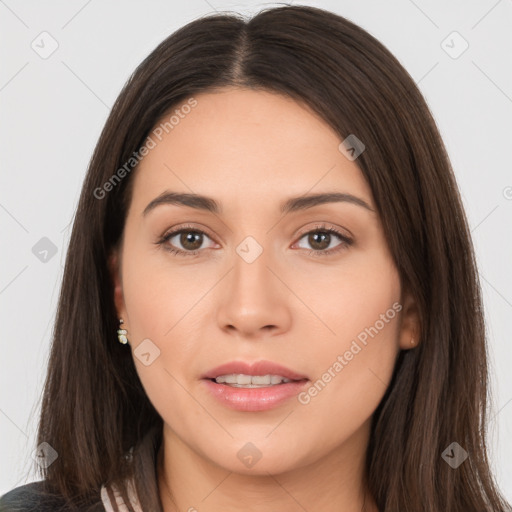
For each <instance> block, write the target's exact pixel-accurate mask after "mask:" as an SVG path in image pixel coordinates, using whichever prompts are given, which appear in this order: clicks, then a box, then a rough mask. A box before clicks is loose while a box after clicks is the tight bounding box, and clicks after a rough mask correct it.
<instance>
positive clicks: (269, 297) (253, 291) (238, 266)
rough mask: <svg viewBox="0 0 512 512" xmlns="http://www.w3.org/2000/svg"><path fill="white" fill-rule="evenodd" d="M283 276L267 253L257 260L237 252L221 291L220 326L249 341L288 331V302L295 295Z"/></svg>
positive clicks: (259, 256)
mask: <svg viewBox="0 0 512 512" xmlns="http://www.w3.org/2000/svg"><path fill="white" fill-rule="evenodd" d="M240 254H241V255H240ZM284 274H285V273H284V272H283V271H282V266H281V265H279V264H277V263H276V261H275V259H272V258H271V257H270V255H269V252H267V251H266V250H263V252H261V254H259V255H258V256H257V257H256V258H255V259H254V260H252V258H246V257H245V255H244V253H243V251H240V253H238V252H236V253H235V255H234V258H233V267H232V268H231V270H230V272H229V273H228V275H227V276H226V277H225V278H224V280H223V281H224V283H223V285H222V287H221V291H220V297H219V307H218V309H217V322H218V325H219V327H220V328H221V329H222V330H224V331H226V332H227V333H228V334H229V333H231V334H233V335H238V336H240V337H244V338H250V339H259V338H263V337H268V336H275V335H278V334H279V333H282V332H286V331H287V330H288V329H289V328H290V325H291V310H290V304H289V301H290V300H291V298H292V297H293V294H292V293H291V291H290V290H289V288H288V287H287V286H286V284H285V283H286V275H284Z"/></svg>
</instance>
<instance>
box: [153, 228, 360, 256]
mask: <svg viewBox="0 0 512 512" xmlns="http://www.w3.org/2000/svg"><path fill="white" fill-rule="evenodd" d="M333 235H334V237H335V238H338V240H340V241H341V243H340V244H338V245H337V246H335V247H334V248H332V244H331V242H332V241H333ZM204 237H206V238H209V239H210V240H211V238H210V237H209V236H208V235H207V234H206V233H205V232H204V231H201V230H199V229H195V228H194V229H193V228H186V227H185V228H181V229H179V230H176V231H172V232H171V233H168V234H166V235H164V236H163V237H161V238H160V239H159V240H158V241H157V242H156V243H157V244H158V245H162V246H163V247H164V249H165V250H166V251H169V252H170V253H173V254H176V255H179V256H195V255H196V254H198V253H199V251H200V249H201V246H202V245H203V241H204V240H203V239H204ZM306 237H307V242H308V243H309V244H310V245H312V246H313V247H315V246H316V248H313V249H312V250H310V251H309V255H310V256H311V255H315V256H316V255H330V254H333V253H337V252H339V251H341V250H343V249H346V248H347V247H349V246H350V245H352V244H353V240H352V239H351V238H349V237H347V236H346V235H344V234H342V233H341V232H339V231H338V230H337V229H335V228H332V227H330V228H328V227H326V226H317V227H316V229H313V230H311V231H308V232H306V233H304V234H303V235H301V237H300V238H299V242H300V240H302V239H303V238H306ZM174 238H176V239H177V240H176V241H174V242H172V243H171V241H172V240H173V239H174ZM176 243H179V244H181V247H182V249H180V248H176ZM326 249H328V250H326Z"/></svg>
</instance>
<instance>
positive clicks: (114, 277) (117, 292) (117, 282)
mask: <svg viewBox="0 0 512 512" xmlns="http://www.w3.org/2000/svg"><path fill="white" fill-rule="evenodd" d="M108 267H109V270H110V277H111V281H112V286H113V287H114V303H115V306H116V311H117V317H118V318H124V317H125V315H126V313H125V307H124V297H123V288H122V285H121V275H120V272H121V271H120V265H119V257H118V253H117V251H112V252H111V253H110V255H109V258H108Z"/></svg>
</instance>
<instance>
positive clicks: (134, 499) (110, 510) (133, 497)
mask: <svg viewBox="0 0 512 512" xmlns="http://www.w3.org/2000/svg"><path fill="white" fill-rule="evenodd" d="M127 491H128V497H129V498H130V504H131V506H132V507H133V509H134V510H135V512H143V510H142V508H141V505H140V502H139V498H138V496H137V491H136V490H135V485H134V484H133V481H132V480H128V482H127ZM100 494H101V501H102V502H103V506H104V507H105V510H106V511H107V512H116V509H115V508H114V506H113V505H114V504H113V502H112V498H111V496H113V498H114V499H115V503H116V504H117V510H118V511H119V512H128V507H127V506H126V503H125V502H124V500H123V498H122V496H121V493H120V492H119V490H118V489H117V487H116V486H115V485H112V486H110V493H109V491H108V490H107V488H106V487H105V485H102V486H101V493H100Z"/></svg>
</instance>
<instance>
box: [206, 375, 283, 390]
mask: <svg viewBox="0 0 512 512" xmlns="http://www.w3.org/2000/svg"><path fill="white" fill-rule="evenodd" d="M215 382H217V383H218V384H228V385H231V386H233V387H239V388H240V387H243V388H259V387H266V386H274V385H276V384H281V383H282V382H291V380H290V379H287V378H285V377H281V375H244V374H242V373H231V374H229V375H219V376H218V377H216V378H215Z"/></svg>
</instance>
